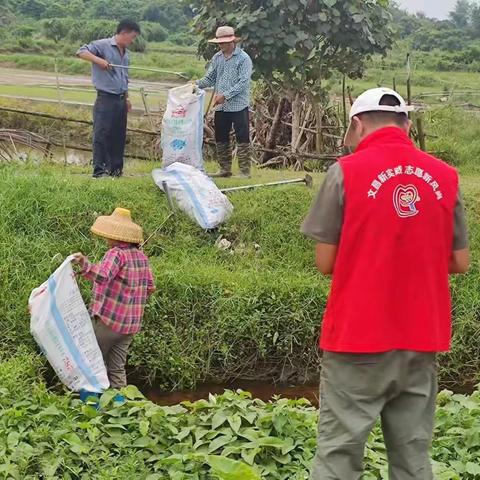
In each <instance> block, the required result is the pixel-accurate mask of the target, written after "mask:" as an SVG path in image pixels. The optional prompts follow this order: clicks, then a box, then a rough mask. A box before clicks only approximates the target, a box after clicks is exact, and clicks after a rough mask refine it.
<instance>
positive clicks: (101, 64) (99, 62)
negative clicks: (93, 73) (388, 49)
mask: <svg viewBox="0 0 480 480" xmlns="http://www.w3.org/2000/svg"><path fill="white" fill-rule="evenodd" d="M95 64H96V65H97V66H99V67H100V68H101V69H102V70H110V69H111V68H112V66H111V65H110V64H109V63H108V62H107V61H106V60H105V59H104V58H100V57H97V60H95Z"/></svg>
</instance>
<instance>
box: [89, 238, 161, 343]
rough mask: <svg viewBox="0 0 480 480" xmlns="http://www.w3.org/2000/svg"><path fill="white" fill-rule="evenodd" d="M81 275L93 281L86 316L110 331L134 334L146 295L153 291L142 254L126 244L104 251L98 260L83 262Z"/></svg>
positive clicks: (138, 328)
mask: <svg viewBox="0 0 480 480" xmlns="http://www.w3.org/2000/svg"><path fill="white" fill-rule="evenodd" d="M81 275H83V276H84V277H85V278H86V279H88V280H90V281H91V282H93V294H92V302H91V304H90V315H91V316H92V318H93V317H97V318H98V319H100V320H101V321H102V322H103V323H104V324H105V325H107V326H108V327H110V328H111V329H112V330H113V331H114V332H117V333H121V334H124V335H130V334H135V333H138V331H139V330H140V328H141V326H142V318H143V312H144V309H145V304H146V303H147V298H148V297H149V296H150V294H152V293H153V292H154V291H155V284H154V281H153V275H152V271H151V269H150V264H149V261H148V258H147V257H146V255H144V253H143V252H141V251H140V250H139V249H138V248H136V247H133V246H132V245H131V244H128V243H121V244H119V245H117V246H115V247H113V248H111V249H110V250H108V251H107V253H106V254H105V256H104V257H103V260H102V261H101V262H100V263H97V264H92V263H90V262H89V261H88V260H87V261H86V262H85V264H84V266H83V268H82V271H81Z"/></svg>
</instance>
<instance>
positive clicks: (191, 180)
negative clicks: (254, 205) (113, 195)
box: [152, 163, 233, 230]
mask: <svg viewBox="0 0 480 480" xmlns="http://www.w3.org/2000/svg"><path fill="white" fill-rule="evenodd" d="M152 177H153V180H154V181H155V183H156V184H157V185H158V186H159V187H160V188H161V189H162V190H164V188H163V182H165V183H166V184H167V188H168V191H169V193H170V195H171V197H172V198H173V199H175V200H176V202H177V203H178V206H179V207H180V208H181V209H182V210H183V211H184V212H185V213H186V214H187V215H188V216H189V217H190V218H192V219H193V220H195V221H196V222H197V223H198V224H199V225H200V226H201V227H202V228H204V229H205V230H210V229H212V228H216V227H218V226H219V225H220V224H222V223H223V222H225V221H226V220H227V219H228V218H229V217H230V215H231V214H232V212H233V205H232V204H231V203H230V201H229V200H228V198H227V197H226V196H225V195H224V194H223V193H222V192H221V191H220V190H219V189H218V187H217V186H216V185H215V183H213V181H212V180H211V179H210V178H209V177H208V176H207V175H206V174H204V173H203V172H200V171H199V170H197V169H196V168H194V167H191V166H189V165H184V164H182V163H174V164H172V165H170V166H169V167H167V168H164V169H162V170H161V169H155V170H153V172H152Z"/></svg>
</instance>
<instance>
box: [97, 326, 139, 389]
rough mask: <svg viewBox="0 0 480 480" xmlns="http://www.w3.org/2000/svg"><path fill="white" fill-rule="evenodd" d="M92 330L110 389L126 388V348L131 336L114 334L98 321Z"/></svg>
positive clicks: (130, 341)
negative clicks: (100, 353) (105, 369)
mask: <svg viewBox="0 0 480 480" xmlns="http://www.w3.org/2000/svg"><path fill="white" fill-rule="evenodd" d="M94 330H95V336H96V337H97V342H98V345H99V347H100V350H101V352H102V355H103V361H104V362H105V366H106V368H107V374H108V379H109V380H110V387H112V388H123V387H126V386H127V372H126V369H125V366H126V364H127V354H128V347H129V346H130V344H131V343H132V340H133V335H122V334H121V333H116V332H114V331H113V330H112V329H111V328H108V327H107V326H106V325H105V324H104V323H103V322H101V321H100V320H94Z"/></svg>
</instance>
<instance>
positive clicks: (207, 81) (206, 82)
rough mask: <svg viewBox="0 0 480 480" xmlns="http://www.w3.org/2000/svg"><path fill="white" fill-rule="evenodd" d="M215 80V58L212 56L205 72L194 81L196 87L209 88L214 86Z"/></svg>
mask: <svg viewBox="0 0 480 480" xmlns="http://www.w3.org/2000/svg"><path fill="white" fill-rule="evenodd" d="M216 81H217V60H216V58H215V57H214V58H213V59H212V61H211V62H210V66H209V67H208V70H207V73H206V74H205V76H204V77H203V78H201V79H200V80H197V81H196V82H195V83H196V84H197V87H198V88H210V87H214V86H215V83H216Z"/></svg>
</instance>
